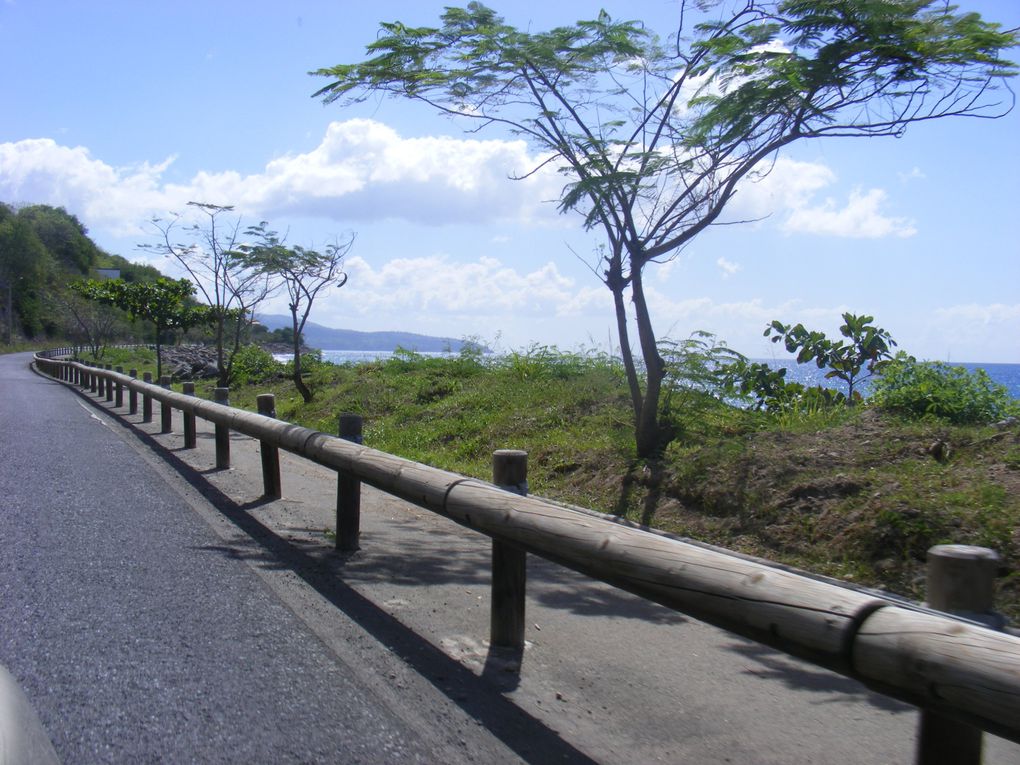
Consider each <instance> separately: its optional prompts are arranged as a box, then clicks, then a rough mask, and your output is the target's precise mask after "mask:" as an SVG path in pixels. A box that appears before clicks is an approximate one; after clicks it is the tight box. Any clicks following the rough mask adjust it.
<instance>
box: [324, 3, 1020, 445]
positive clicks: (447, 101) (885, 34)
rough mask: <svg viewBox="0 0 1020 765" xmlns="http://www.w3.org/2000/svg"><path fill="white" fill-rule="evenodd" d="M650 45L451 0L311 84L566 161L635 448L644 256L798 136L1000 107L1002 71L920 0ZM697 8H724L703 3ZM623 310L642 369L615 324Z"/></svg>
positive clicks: (991, 51) (738, 23)
mask: <svg viewBox="0 0 1020 765" xmlns="http://www.w3.org/2000/svg"><path fill="white" fill-rule="evenodd" d="M687 6H688V3H684V2H681V4H680V14H679V17H680V20H681V26H680V28H679V29H677V30H675V31H674V32H672V33H671V34H670V35H669V36H668V37H667V38H666V40H667V41H668V42H660V40H659V39H658V38H657V37H656V36H655V35H654V34H652V33H651V32H650V31H649V30H648V29H647V28H646V27H645V26H644V25H643V24H641V23H639V22H635V21H622V22H621V21H615V20H613V19H612V18H610V16H609V15H608V14H607V13H605V12H602V13H600V14H599V16H598V18H596V19H593V20H590V21H579V22H577V23H576V24H574V25H572V26H564V27H559V28H556V29H552V30H550V31H548V32H529V31H523V30H519V29H516V28H514V27H512V26H510V25H508V24H506V23H505V22H504V21H503V19H502V18H500V17H499V16H498V15H497V14H496V13H495V12H493V11H492V10H490V9H489V8H486V7H485V6H484V5H482V4H481V3H477V2H472V3H469V4H468V5H467V7H466V8H447V9H446V11H445V12H444V13H443V15H442V17H441V20H440V21H441V25H440V26H437V27H411V26H407V25H406V24H403V23H401V22H399V21H394V22H391V23H384V24H382V25H381V30H380V33H379V35H378V36H377V38H376V39H375V40H374V41H372V42H371V43H370V44H369V45H368V48H367V51H368V54H369V58H367V59H366V60H364V61H362V62H360V63H354V64H340V65H337V66H333V67H328V68H324V69H319V70H318V71H316V72H314V74H316V75H319V76H323V77H327V78H329V83H328V84H327V85H326V86H325V87H323V88H321V89H320V90H318V91H317V92H316V93H315V96H317V97H322V98H323V99H324V100H326V101H327V102H333V101H341V102H342V103H351V102H357V101H360V100H364V99H365V98H368V97H369V96H372V95H374V94H385V95H391V96H396V97H400V98H409V99H412V100H415V101H420V102H422V103H425V104H427V105H429V106H431V107H433V108H435V109H437V110H439V111H440V112H441V113H443V114H447V115H450V116H451V117H453V118H455V119H459V120H462V121H466V122H468V123H473V124H474V125H475V126H476V127H477V128H481V127H496V128H503V129H506V130H509V131H511V132H513V133H516V134H518V135H521V136H523V137H524V138H525V139H527V140H528V141H530V142H531V143H532V144H533V145H534V146H535V147H536V148H537V149H539V151H540V153H541V156H542V158H541V159H540V160H539V161H540V165H539V166H538V167H534V168H526V169H525V171H524V172H522V173H521V174H520V175H519V176H518V177H524V176H527V175H529V174H531V173H533V172H535V171H537V170H538V169H539V168H540V167H542V166H546V165H551V166H554V167H556V168H557V169H558V170H560V171H561V172H562V173H563V174H564V175H565V176H566V179H567V180H566V184H565V186H564V188H563V192H562V195H561V197H560V200H559V206H560V209H561V210H563V211H567V210H575V211H578V212H580V213H581V214H582V216H583V220H584V224H585V226H586V227H588V228H594V229H598V230H600V231H601V232H602V233H603V234H604V235H605V237H606V247H605V248H604V250H602V251H601V256H600V260H599V261H598V263H596V264H594V265H593V266H592V267H593V270H595V271H596V273H597V274H598V276H599V278H600V279H601V280H602V281H603V282H604V283H605V284H606V286H607V287H608V288H609V290H610V291H611V293H612V295H613V300H614V304H615V310H616V322H617V330H618V333H619V339H620V351H621V355H622V357H623V362H624V365H625V368H626V371H627V379H628V383H629V386H630V391H631V398H632V403H633V409H634V423H635V437H636V444H637V451H638V454H639V455H642V456H648V455H651V454H652V453H654V451H655V450H656V449H657V448H658V447H659V446H661V442H662V438H661V436H662V433H661V429H660V425H659V413H660V409H659V399H660V395H661V392H662V382H663V378H664V375H665V366H664V364H663V361H662V359H661V358H660V356H659V351H658V345H657V342H656V336H655V332H654V330H653V327H652V321H651V315H650V312H649V307H648V302H647V299H646V296H645V290H644V283H643V276H642V272H643V269H644V267H645V266H647V265H648V264H649V263H653V262H661V261H662V260H666V259H669V258H672V257H675V256H676V254H677V253H678V252H679V251H680V250H681V249H682V248H684V247H685V246H687V245H688V244H689V243H691V242H692V241H693V240H694V239H695V237H697V236H698V235H699V234H700V233H701V232H703V231H704V230H705V229H706V228H708V227H709V226H712V225H714V224H718V223H724V222H726V221H724V220H722V219H721V216H722V213H723V211H724V209H725V208H726V205H727V204H728V203H729V202H730V200H732V199H733V197H734V195H735V194H736V193H737V191H738V187H739V185H740V183H741V182H743V181H745V180H748V179H754V178H756V177H761V176H762V175H764V174H766V173H767V172H768V170H769V169H770V167H771V163H772V161H773V160H774V159H775V157H776V156H777V153H778V152H779V151H780V150H781V149H783V148H784V147H786V146H788V145H789V144H792V143H794V142H796V141H799V140H801V139H805V138H826V137H876V136H899V135H902V134H903V132H904V131H905V130H906V128H907V126H908V125H912V124H914V123H917V122H924V121H928V120H932V119H937V118H941V117H949V116H961V117H962V116H970V117H994V116H1000V115H1002V114H1004V113H1006V112H1007V111H1009V109H1010V108H1011V107H1012V98H1011V94H1010V95H1009V96H1007V97H1006V98H1005V99H1004V100H1000V98H999V97H998V94H997V92H996V89H995V88H996V85H997V84H999V83H1000V82H1001V81H1002V80H1003V78H1005V77H1008V76H1012V75H1014V74H1015V73H1016V67H1015V65H1014V64H1013V63H1011V62H1009V61H1007V60H1005V59H1003V58H1002V53H1003V51H1004V50H1006V49H1008V48H1010V47H1012V46H1014V45H1016V44H1017V42H1018V34H1017V32H1016V31H1005V32H1003V31H1000V28H999V25H997V24H992V23H987V22H985V21H983V20H982V19H981V18H980V16H978V15H977V14H975V13H964V14H957V13H956V12H955V11H956V9H955V7H954V6H952V5H948V4H947V3H944V2H939V1H936V0H868V1H867V2H863V1H859V0H784V1H783V2H757V0H746V2H740V3H736V4H735V6H734V7H735V10H734V12H733V13H732V14H726V13H724V12H723V13H719V14H717V17H716V19H715V20H710V21H707V22H705V23H702V24H698V25H696V26H695V27H694V35H693V37H688V36H686V34H687V32H686V30H685V29H684V28H683V19H684V15H685V11H686V10H688V7H687ZM698 6H699V7H701V8H710V7H711V8H714V7H719V8H722V7H723V6H722V4H721V3H718V2H701V3H698ZM628 293H629V298H630V302H631V305H632V307H633V310H634V319H635V322H636V327H637V341H638V348H639V352H640V354H641V359H642V360H643V362H644V363H643V367H644V370H643V376H642V375H641V374H639V365H638V364H637V363H636V362H635V358H634V353H633V352H632V350H631V342H630V339H629V328H628V316H627V305H626V297H627V296H628Z"/></svg>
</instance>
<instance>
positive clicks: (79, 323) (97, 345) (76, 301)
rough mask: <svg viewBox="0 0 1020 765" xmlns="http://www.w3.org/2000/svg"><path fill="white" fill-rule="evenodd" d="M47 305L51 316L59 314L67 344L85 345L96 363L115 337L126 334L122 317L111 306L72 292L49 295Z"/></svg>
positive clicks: (68, 290) (71, 286)
mask: <svg viewBox="0 0 1020 765" xmlns="http://www.w3.org/2000/svg"><path fill="white" fill-rule="evenodd" d="M51 305H52V307H53V309H54V310H55V312H58V313H62V314H63V318H64V323H65V329H64V333H65V335H66V337H67V338H68V339H70V340H73V341H75V342H76V343H77V342H78V341H81V344H83V345H87V346H88V348H89V351H90V352H91V354H92V358H94V359H100V358H102V355H103V349H104V347H105V346H106V345H107V344H108V343H109V342H110V340H112V339H113V338H114V337H115V336H117V335H118V334H126V333H124V332H123V330H124V329H125V328H126V327H125V323H126V317H125V316H124V313H123V312H122V311H120V310H119V309H117V308H116V307H115V306H113V305H109V304H105V303H100V302H98V301H96V300H91V299H89V298H87V297H85V295H83V294H82V293H81V292H80V291H78V290H76V289H75V288H74V283H73V282H72V283H71V285H69V287H68V288H67V289H61V290H58V291H56V292H54V293H53V295H52V298H51Z"/></svg>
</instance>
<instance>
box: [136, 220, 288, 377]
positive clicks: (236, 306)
mask: <svg viewBox="0 0 1020 765" xmlns="http://www.w3.org/2000/svg"><path fill="white" fill-rule="evenodd" d="M188 206H189V207H191V208H192V209H193V210H195V211H197V212H198V213H199V214H200V215H202V216H204V218H205V220H204V221H203V222H202V223H188V222H186V221H185V220H184V218H183V216H182V215H181V214H180V213H173V214H172V215H171V217H170V218H169V219H161V218H154V219H153V220H152V225H153V226H154V227H155V228H156V229H157V230H158V231H159V241H158V242H157V243H149V244H141V245H138V247H139V249H142V250H145V251H147V252H151V253H155V254H157V255H163V256H165V257H171V258H173V259H174V260H176V261H177V262H178V264H180V265H181V267H183V268H184V269H185V270H186V271H187V272H188V274H189V275H190V276H191V278H192V281H193V282H194V284H195V285H196V287H197V289H198V292H199V294H201V295H202V297H203V298H204V299H205V302H206V303H207V304H208V305H209V309H210V313H209V319H210V323H211V325H212V327H213V334H214V337H215V342H216V367H217V369H218V370H219V384H220V385H221V386H226V385H229V384H230V367H231V360H232V358H233V355H234V353H236V352H237V349H238V347H240V345H241V336H242V334H243V332H244V329H245V327H246V326H247V325H248V324H250V322H251V320H252V318H253V316H254V309H255V306H256V305H258V304H259V302H261V301H262V300H263V299H265V298H266V297H267V296H268V295H269V294H270V293H271V292H272V291H273V286H274V285H273V283H272V281H271V274H269V273H268V272H265V271H263V270H260V269H259V268H257V267H253V265H252V264H251V263H250V262H249V260H248V259H247V257H246V255H245V254H244V253H243V252H242V251H241V250H240V249H239V247H240V245H241V244H242V241H241V233H242V230H241V219H240V218H233V217H230V216H231V214H232V213H233V210H234V208H233V207H232V206H226V205H214V204H208V203H206V202H188ZM178 230H181V232H182V233H183V234H184V235H185V236H186V238H187V239H188V240H189V241H184V242H180V241H175V239H176V236H177V232H178ZM228 346H229V347H228Z"/></svg>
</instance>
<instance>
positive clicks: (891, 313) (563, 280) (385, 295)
mask: <svg viewBox="0 0 1020 765" xmlns="http://www.w3.org/2000/svg"><path fill="white" fill-rule="evenodd" d="M446 4H449V3H446ZM960 4H961V6H963V7H964V8H967V9H973V10H977V11H979V12H980V13H982V15H984V16H985V17H987V18H989V19H991V20H995V21H999V22H1001V23H1003V24H1004V25H1005V26H1006V27H1017V26H1020V3H1017V2H1016V0H982V1H980V2H967V1H966V0H964V1H963V2H961V3H960ZM443 5H444V3H443V2H425V1H417V2H409V1H405V2H400V1H398V0H377V1H376V2H373V3H363V2H302V1H301V0H296V1H292V2H287V3H277V2H261V1H259V0H247V2H231V1H226V0H224V1H215V0H203V2H192V0H176V1H175V2H173V3H170V2H156V1H155V0H153V1H152V2H144V3H138V2H130V3H129V2H104V1H103V0H95V1H93V2H85V0H81V1H79V2H71V1H70V0H66V1H63V2H57V1H55V0H0V71H3V72H4V76H3V77H2V78H0V104H3V110H2V112H0V115H2V116H0V200H2V201H5V202H8V203H13V204H22V203H45V204H52V205H62V206H64V207H66V208H67V210H68V211H69V212H72V213H74V214H75V215H77V216H78V217H79V218H80V219H81V220H82V221H83V222H84V223H85V225H86V226H87V227H88V228H89V232H90V234H91V236H92V237H93V238H94V239H95V240H96V241H97V242H98V243H99V244H100V245H101V246H102V247H104V248H105V249H107V250H108V251H110V252H114V253H117V254H120V255H123V256H125V257H127V258H129V259H132V260H142V259H144V257H143V254H142V253H141V252H140V251H138V250H137V249H136V245H138V244H139V243H145V242H149V241H152V239H151V234H152V232H153V229H151V227H150V226H149V225H148V224H147V221H148V220H149V219H150V218H151V217H153V215H162V214H165V213H166V212H167V211H170V210H183V209H185V205H186V203H187V202H188V201H190V200H197V201H205V202H213V203H217V204H233V205H235V206H236V207H237V210H238V212H239V213H243V215H244V218H245V220H246V221H250V222H252V223H254V222H257V221H258V220H261V219H268V220H269V221H270V222H271V224H272V226H273V228H276V229H277V230H280V231H287V232H288V235H289V241H290V242H291V243H293V244H302V245H306V246H321V245H323V244H324V243H325V242H327V241H328V240H329V239H331V238H332V237H333V236H334V235H336V234H340V233H343V232H348V231H353V232H356V233H357V239H356V243H355V245H354V248H353V249H352V251H351V253H350V256H349V258H348V271H349V273H350V281H349V282H348V284H347V286H345V287H344V288H343V289H340V290H336V291H335V292H333V293H332V294H331V295H330V296H329V297H328V298H326V299H324V300H323V301H322V302H321V303H319V304H317V305H316V309H315V312H314V314H313V316H312V320H313V321H316V322H318V323H321V324H326V325H330V326H336V327H345V328H352V329H362V330H410V331H417V332H423V333H427V334H436V335H445V336H453V337H463V336H477V337H481V338H482V339H483V340H485V341H487V342H489V343H490V344H496V345H497V346H498V347H501V348H504V349H506V348H521V347H526V346H527V345H529V344H531V343H541V344H550V345H552V344H556V345H559V346H560V347H562V348H578V347H589V346H593V345H594V346H600V347H606V346H608V345H610V344H615V342H616V340H615V331H614V330H613V325H614V323H613V317H612V308H611V301H610V298H609V294H608V292H607V290H606V289H605V288H604V287H603V286H602V285H601V283H600V282H598V281H597V280H596V279H595V277H594V276H592V274H591V273H590V271H589V270H588V269H587V267H586V266H585V265H584V264H583V263H582V262H581V261H580V260H579V259H578V258H577V257H576V256H575V255H574V253H578V254H581V255H587V254H589V253H591V252H593V250H594V248H595V246H596V245H597V244H598V242H599V241H600V239H599V237H598V236H597V235H596V234H594V233H592V234H588V233H585V232H584V231H583V230H582V228H581V226H580V220H579V218H577V217H576V216H571V215H569V214H568V215H559V214H557V213H556V211H555V205H554V204H553V203H551V202H550V200H552V199H554V198H555V196H556V194H557V193H558V191H559V186H558V184H559V181H558V180H557V179H555V178H552V179H550V178H541V177H539V178H536V179H533V180H532V181H529V182H519V181H513V180H509V179H508V177H507V176H508V175H509V174H510V173H513V172H515V171H516V172H520V171H521V170H522V169H527V168H528V162H529V161H531V160H533V159H534V157H535V153H534V152H533V151H532V150H531V149H529V148H528V147H526V146H524V145H522V144H521V143H520V142H517V141H515V140H514V139H513V137H512V136H509V135H505V134H501V133H499V132H496V131H491V132H483V133H479V134H474V135H467V134H465V133H464V132H463V131H462V130H461V126H460V125H458V124H456V123H453V122H450V121H449V120H446V119H442V118H439V117H437V116H435V115H433V114H432V113H430V112H429V111H428V109H427V108H426V107H423V106H420V105H416V104H410V103H401V102H396V101H371V102H369V103H365V104H362V105H360V106H358V107H355V108H348V109H341V108H340V107H338V106H335V105H334V106H324V105H323V104H322V103H321V102H319V101H317V100H314V99H312V98H311V94H312V92H313V91H314V90H315V89H316V88H317V87H319V86H320V85H321V84H323V81H321V80H319V79H316V78H312V77H309V76H308V74H307V72H308V71H309V70H311V69H315V68H318V67H322V66H329V65H332V64H337V63H348V62H353V61H356V60H360V59H361V58H362V57H363V53H364V46H365V44H366V43H367V42H370V41H371V40H372V39H374V37H375V34H376V30H377V28H378V22H379V21H389V20H396V19H400V20H402V21H407V22H409V23H415V24H427V23H432V22H434V21H435V20H436V19H437V18H438V15H439V13H440V12H441V9H442V6H443ZM490 5H492V7H494V8H496V9H497V10H498V11H499V12H500V13H502V14H503V15H504V16H505V17H506V18H507V20H508V21H510V22H511V23H514V24H517V25H519V26H530V28H532V29H535V30H537V29H545V28H548V27H550V26H553V25H557V24H563V23H569V22H572V21H575V20H577V19H580V18H590V17H593V16H594V15H595V14H597V12H598V9H599V7H604V8H605V9H606V10H607V11H609V13H611V14H612V15H613V16H614V17H618V18H638V19H642V20H644V21H645V22H646V23H647V24H648V25H649V26H650V27H651V28H653V29H655V30H656V31H658V32H660V33H668V32H669V30H670V29H671V28H673V27H675V23H676V22H675V19H676V15H677V9H678V2H677V0H630V1H629V2H616V1H615V0H606V1H605V2H603V3H601V4H599V3H583V2H574V1H573V0H569V1H558V2H556V3H535V2H504V3H498V2H491V3H490ZM1014 58H1015V59H1020V51H1016V53H1015V55H1014ZM913 127H914V128H915V129H913V130H909V131H908V133H907V135H906V136H905V137H904V138H902V139H898V140H897V139H867V140H861V139H857V140H853V139H845V140H841V139H835V140H828V141H816V142H813V143H809V144H804V145H795V146H794V147H792V150H791V151H789V152H788V153H786V154H785V155H783V157H782V159H781V162H780V164H779V165H778V166H777V168H776V170H775V171H774V172H773V174H772V175H771V176H770V177H769V179H768V181H767V183H766V184H759V186H758V187H756V188H753V189H747V190H746V191H745V192H742V197H743V198H742V199H741V200H740V205H741V207H739V208H737V209H735V210H734V212H735V213H739V214H741V215H746V216H747V217H762V216H767V217H764V219H763V220H762V221H761V222H758V223H754V224H749V225H744V226H727V227H722V228H717V229H713V230H710V231H708V232H707V233H706V234H705V235H703V236H702V237H700V238H699V239H698V240H697V241H696V242H695V243H694V244H693V245H692V246H691V247H690V248H689V249H687V250H686V251H685V252H684V253H683V254H682V255H681V256H680V257H679V258H677V259H676V260H675V261H673V262H671V263H669V264H667V265H665V266H662V267H657V268H653V270H652V271H650V272H649V277H648V287H649V289H648V292H649V297H650V301H651V303H652V310H653V321H654V323H655V326H656V329H657V331H658V333H659V334H660V335H661V336H670V337H673V338H675V339H680V338H684V337H686V336H687V335H689V334H690V333H691V332H693V331H695V330H708V331H712V332H714V333H716V334H717V335H718V336H719V338H720V339H722V340H724V341H726V342H728V343H729V344H730V345H731V346H733V347H735V348H736V349H737V350H740V351H742V352H744V353H747V354H749V355H752V356H756V357H757V356H770V355H779V356H780V357H782V356H784V355H785V354H783V353H782V352H781V351H780V350H779V349H777V348H776V347H775V346H772V345H770V344H769V343H768V341H766V340H764V339H763V338H762V337H761V334H762V330H763V329H764V327H765V325H766V323H767V322H769V321H771V320H772V319H780V320H782V321H784V322H796V321H802V322H804V323H805V324H806V325H808V326H810V327H812V328H819V329H822V330H824V331H827V332H829V333H835V332H836V331H837V327H838V325H839V316H840V314H841V312H843V311H847V310H849V311H852V312H854V313H867V314H871V315H874V316H875V317H876V322H877V323H878V324H880V325H881V326H883V327H885V328H886V329H888V330H889V331H890V332H892V334H893V336H894V337H895V338H896V339H897V340H898V341H899V343H900V347H901V348H903V349H905V350H908V351H910V352H911V353H913V354H915V355H916V356H918V357H922V358H929V359H941V360H951V361H984V362H1011V363H1017V362H1020V245H1018V238H1017V218H1018V215H1020V213H1018V210H1020V208H1018V200H1020V151H1018V142H1020V112H1018V111H1014V112H1012V113H1011V114H1009V115H1008V116H1007V117H1005V118H1003V119H1000V120H995V121H989V120H959V119H956V120H944V121H941V122H933V123H928V124H921V125H916V126H913ZM157 265H159V266H160V267H165V270H167V271H168V272H169V271H170V269H169V264H168V263H166V262H165V261H164V262H162V263H157ZM270 308H271V309H272V308H275V309H276V310H282V309H283V305H282V304H278V305H275V306H270Z"/></svg>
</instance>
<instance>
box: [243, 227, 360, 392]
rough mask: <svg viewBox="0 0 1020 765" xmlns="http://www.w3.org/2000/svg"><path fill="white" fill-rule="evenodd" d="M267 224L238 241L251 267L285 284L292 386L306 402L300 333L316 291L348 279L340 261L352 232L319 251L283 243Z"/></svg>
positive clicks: (348, 247) (336, 285)
mask: <svg viewBox="0 0 1020 765" xmlns="http://www.w3.org/2000/svg"><path fill="white" fill-rule="evenodd" d="M267 226H268V224H267V223H266V222H265V221H263V222H262V223H260V224H259V225H258V226H255V227H253V228H251V229H249V231H248V233H249V234H251V235H252V236H254V237H256V240H257V242H258V244H256V245H248V244H245V245H241V247H240V249H241V251H242V252H244V253H245V254H246V256H247V260H248V263H249V264H250V266H251V267H252V268H254V269H259V270H261V271H264V272H266V273H268V274H272V275H273V276H275V277H277V278H279V279H280V280H282V281H283V284H284V286H285V287H286V288H287V298H288V300H287V308H288V309H289V310H290V316H291V332H290V336H291V342H292V343H293V347H294V387H295V388H297V389H298V392H299V393H300V394H301V398H303V399H304V401H305V403H306V404H307V403H309V402H311V401H312V399H313V395H312V392H311V390H309V388H308V386H307V385H305V382H304V380H303V379H302V376H301V373H302V369H301V334H302V333H303V332H304V329H305V323H306V322H307V321H308V316H309V315H310V314H311V312H312V304H313V303H314V302H315V299H316V298H317V297H318V296H319V294H320V293H321V292H322V291H323V290H326V289H328V288H329V287H343V286H344V285H345V284H346V283H347V274H346V273H344V271H343V270H342V269H343V262H344V258H345V257H346V255H347V253H348V252H349V251H350V249H351V247H352V246H353V245H354V235H353V234H351V235H350V236H349V237H348V238H347V239H345V240H343V241H341V240H339V239H338V240H337V241H335V242H333V243H332V244H330V245H328V246H327V247H326V248H325V251H324V252H318V251H316V250H309V249H305V248H304V247H287V246H285V244H284V243H283V242H282V241H281V240H280V238H279V236H278V235H277V233H276V232H275V231H268V230H267Z"/></svg>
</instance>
